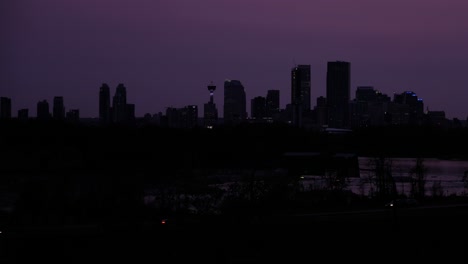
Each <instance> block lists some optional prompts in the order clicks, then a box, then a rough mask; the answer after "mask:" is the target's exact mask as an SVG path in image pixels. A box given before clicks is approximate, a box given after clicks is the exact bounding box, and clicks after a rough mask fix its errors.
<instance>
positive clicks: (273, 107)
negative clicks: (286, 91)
mask: <svg viewBox="0 0 468 264" xmlns="http://www.w3.org/2000/svg"><path fill="white" fill-rule="evenodd" d="M279 112H280V91H279V90H268V92H267V96H266V116H267V117H271V118H273V117H274V116H275V115H276V114H278V113H279Z"/></svg>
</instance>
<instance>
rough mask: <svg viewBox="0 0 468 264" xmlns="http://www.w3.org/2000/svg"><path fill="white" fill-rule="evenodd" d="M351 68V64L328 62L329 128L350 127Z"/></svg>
mask: <svg viewBox="0 0 468 264" xmlns="http://www.w3.org/2000/svg"><path fill="white" fill-rule="evenodd" d="M350 68H351V67H350V63H349V62H345V61H332V62H328V65H327V92H326V93H327V105H328V126H329V127H333V128H347V127H349V100H350V86H351V69H350Z"/></svg>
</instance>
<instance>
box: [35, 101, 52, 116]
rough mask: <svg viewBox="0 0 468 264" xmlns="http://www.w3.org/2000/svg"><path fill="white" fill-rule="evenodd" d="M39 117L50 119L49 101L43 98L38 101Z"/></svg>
mask: <svg viewBox="0 0 468 264" xmlns="http://www.w3.org/2000/svg"><path fill="white" fill-rule="evenodd" d="M36 116H37V119H39V120H48V119H50V111H49V102H47V100H42V101H39V102H38V103H37V114H36Z"/></svg>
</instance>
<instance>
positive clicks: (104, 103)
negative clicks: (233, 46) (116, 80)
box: [99, 83, 111, 124]
mask: <svg viewBox="0 0 468 264" xmlns="http://www.w3.org/2000/svg"><path fill="white" fill-rule="evenodd" d="M99 121H100V122H101V123H103V124H108V123H110V121H111V105H110V88H109V85H107V84H106V83H103V84H102V85H101V88H99Z"/></svg>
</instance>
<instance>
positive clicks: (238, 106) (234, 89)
mask: <svg viewBox="0 0 468 264" xmlns="http://www.w3.org/2000/svg"><path fill="white" fill-rule="evenodd" d="M223 115H224V116H223V117H224V123H225V124H227V125H235V124H239V123H241V122H243V121H245V119H246V118H247V111H246V95H245V90H244V86H243V85H242V83H241V82H240V81H238V80H226V81H225V82H224V114H223Z"/></svg>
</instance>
